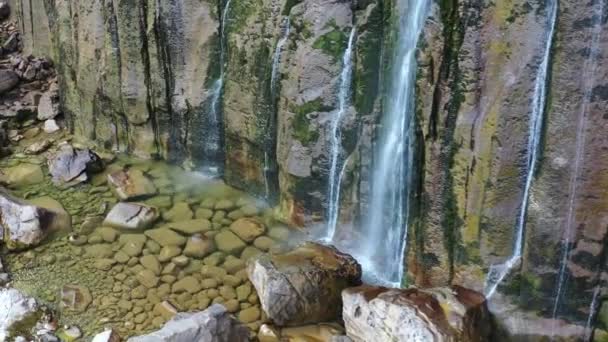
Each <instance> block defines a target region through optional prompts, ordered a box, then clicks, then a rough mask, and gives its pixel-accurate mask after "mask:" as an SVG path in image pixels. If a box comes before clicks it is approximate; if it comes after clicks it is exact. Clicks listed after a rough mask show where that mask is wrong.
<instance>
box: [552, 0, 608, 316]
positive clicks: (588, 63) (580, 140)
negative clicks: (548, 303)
mask: <svg viewBox="0 0 608 342" xmlns="http://www.w3.org/2000/svg"><path fill="white" fill-rule="evenodd" d="M595 11H596V12H595V22H594V25H593V29H592V32H591V44H590V46H589V57H588V58H587V59H586V60H585V63H584V65H583V69H582V75H581V76H582V80H583V85H582V90H583V101H582V103H581V109H580V114H579V115H578V116H577V117H578V118H579V119H578V123H577V128H576V148H575V157H574V169H573V171H572V174H571V176H570V181H569V183H568V212H567V216H566V224H565V227H564V241H563V242H562V255H561V259H560V268H559V273H558V278H557V291H556V295H555V302H554V305H553V312H552V317H553V318H556V317H557V314H558V310H559V304H560V300H561V298H562V296H563V292H564V286H565V284H566V282H567V278H568V277H567V272H566V267H567V264H568V259H569V257H570V248H571V246H570V244H571V243H572V241H571V237H572V228H573V226H574V225H575V222H574V220H575V217H574V216H575V213H574V210H575V207H576V205H575V203H574V202H575V200H576V196H577V194H578V187H577V183H578V178H579V177H580V172H581V170H580V167H581V164H582V162H583V158H584V152H585V151H584V150H585V140H586V131H587V115H588V114H589V106H590V102H591V92H592V90H593V87H594V86H595V81H596V71H597V62H596V61H595V58H596V57H597V55H598V54H600V53H601V52H602V51H601V50H600V49H599V48H598V47H599V43H600V40H601V36H602V16H603V15H604V0H600V1H598V4H597V5H596V8H595ZM592 305H593V304H592ZM592 314H593V313H592Z"/></svg>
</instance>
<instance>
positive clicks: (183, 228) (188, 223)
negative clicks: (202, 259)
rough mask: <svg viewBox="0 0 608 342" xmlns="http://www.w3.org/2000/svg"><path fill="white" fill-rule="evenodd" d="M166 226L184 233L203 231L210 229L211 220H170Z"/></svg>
mask: <svg viewBox="0 0 608 342" xmlns="http://www.w3.org/2000/svg"><path fill="white" fill-rule="evenodd" d="M167 227H169V228H171V229H173V230H175V231H177V232H179V233H182V234H186V235H194V234H197V233H205V232H207V231H209V230H211V222H210V221H209V220H207V219H196V220H185V221H177V222H171V223H169V224H167Z"/></svg>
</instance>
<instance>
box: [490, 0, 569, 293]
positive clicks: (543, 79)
mask: <svg viewBox="0 0 608 342" xmlns="http://www.w3.org/2000/svg"><path fill="white" fill-rule="evenodd" d="M557 7H558V6H557V0H549V1H548V2H547V5H546V11H547V23H546V25H547V31H546V33H545V35H544V36H543V40H542V41H543V42H545V45H544V50H543V57H542V60H541V63H540V65H539V67H538V73H537V74H536V79H535V80H534V94H533V97H532V112H531V114H530V126H529V128H528V130H529V131H528V145H527V159H526V182H525V185H524V193H523V195H522V200H521V205H520V208H519V215H518V217H517V225H516V227H515V243H514V246H513V253H512V254H511V257H510V258H509V259H508V260H507V261H505V262H504V263H503V264H499V265H492V267H490V271H489V273H488V276H487V279H486V291H485V294H486V297H488V298H489V297H491V296H492V295H493V294H494V292H495V291H496V288H497V287H498V285H499V284H500V283H501V282H502V281H503V280H504V278H505V277H506V276H507V275H508V274H509V272H510V271H511V269H512V268H513V267H514V266H515V265H517V264H518V263H519V261H520V259H521V255H522V251H523V245H524V234H525V230H526V214H527V211H528V201H529V199H530V189H531V188H532V182H533V180H534V176H535V172H536V163H537V162H538V152H539V148H540V143H541V138H542V126H543V121H544V113H545V104H546V100H547V77H548V75H549V66H550V65H549V62H550V59H551V48H552V44H553V35H554V32H555V24H556V21H557V10H558V8H557Z"/></svg>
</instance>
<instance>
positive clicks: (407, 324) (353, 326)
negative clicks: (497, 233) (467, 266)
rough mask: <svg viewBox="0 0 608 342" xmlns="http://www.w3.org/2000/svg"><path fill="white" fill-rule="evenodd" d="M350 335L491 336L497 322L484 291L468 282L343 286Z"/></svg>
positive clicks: (355, 337) (388, 337)
mask: <svg viewBox="0 0 608 342" xmlns="http://www.w3.org/2000/svg"><path fill="white" fill-rule="evenodd" d="M342 300H343V303H344V310H343V315H342V317H343V319H344V324H345V327H346V333H347V335H348V336H349V337H350V338H351V339H352V340H353V341H355V342H364V341H412V342H415V341H420V342H423V341H437V342H439V341H487V340H488V338H489V329H490V327H491V324H490V321H489V318H490V315H489V312H488V309H487V306H486V301H485V298H484V296H483V295H481V294H480V293H477V292H475V291H472V290H468V289H465V288H463V287H459V286H454V287H451V288H438V289H429V290H420V289H414V288H412V289H387V288H383V287H373V286H360V287H354V288H350V289H346V290H344V292H342Z"/></svg>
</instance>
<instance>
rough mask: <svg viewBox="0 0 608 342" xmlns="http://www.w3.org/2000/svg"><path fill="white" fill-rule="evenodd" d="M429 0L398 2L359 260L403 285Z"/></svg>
mask: <svg viewBox="0 0 608 342" xmlns="http://www.w3.org/2000/svg"><path fill="white" fill-rule="evenodd" d="M430 2H431V1H429V0H400V1H398V4H397V6H398V14H397V15H398V17H397V19H398V28H397V39H396V40H397V42H396V46H395V47H394V54H393V58H392V71H391V75H392V76H391V80H390V84H389V87H388V90H387V91H388V94H387V96H386V100H385V110H384V113H383V118H382V122H381V126H380V127H379V129H378V132H377V134H378V136H377V145H376V146H377V148H378V149H377V151H376V157H375V159H374V169H373V171H372V179H371V180H370V181H371V198H370V203H369V212H368V216H367V218H366V220H365V221H366V222H365V224H364V226H363V227H362V231H363V234H364V236H365V237H366V240H365V241H363V242H362V243H363V246H361V254H362V255H359V258H358V259H359V260H360V262H361V263H362V265H363V268H364V271H365V273H366V274H367V277H368V278H371V279H369V280H368V281H371V282H374V283H381V284H385V285H389V286H397V287H398V286H400V285H401V282H402V280H403V274H404V260H405V250H406V246H407V243H406V239H407V233H408V220H409V195H410V178H411V172H412V167H413V165H412V164H413V143H414V141H413V139H414V137H413V125H414V119H415V118H414V96H415V94H414V88H415V80H416V48H417V45H418V38H419V36H420V34H421V32H422V28H423V25H424V22H425V20H426V17H427V13H428V8H429V6H430Z"/></svg>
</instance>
